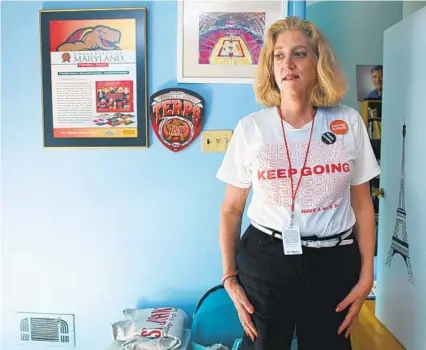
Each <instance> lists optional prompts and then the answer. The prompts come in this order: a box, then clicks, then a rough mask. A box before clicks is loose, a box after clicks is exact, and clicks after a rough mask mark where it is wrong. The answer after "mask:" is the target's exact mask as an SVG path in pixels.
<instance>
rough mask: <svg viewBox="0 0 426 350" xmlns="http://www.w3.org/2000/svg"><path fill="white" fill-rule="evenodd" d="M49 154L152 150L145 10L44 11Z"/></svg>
mask: <svg viewBox="0 0 426 350" xmlns="http://www.w3.org/2000/svg"><path fill="white" fill-rule="evenodd" d="M40 35H41V63H42V92H43V142H44V146H45V147H148V114H147V104H148V95H147V67H146V57H147V55H146V8H144V7H140V8H114V9H88V10H86V9H84V10H83V9H82V10H41V11H40Z"/></svg>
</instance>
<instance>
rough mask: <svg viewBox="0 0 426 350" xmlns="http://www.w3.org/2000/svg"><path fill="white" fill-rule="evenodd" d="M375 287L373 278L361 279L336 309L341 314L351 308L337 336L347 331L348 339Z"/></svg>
mask: <svg viewBox="0 0 426 350" xmlns="http://www.w3.org/2000/svg"><path fill="white" fill-rule="evenodd" d="M372 287H373V278H370V277H369V278H364V279H360V280H359V281H358V283H357V284H356V285H355V287H353V288H352V290H351V291H350V293H349V294H348V295H347V297H346V298H345V299H344V300H343V301H342V302H340V304H339V305H338V306H337V308H336V312H341V311H343V310H345V309H346V308H347V307H348V306H350V308H349V311H348V314H347V315H346V317H345V319H344V320H343V322H342V324H341V325H340V327H339V330H338V331H337V334H339V335H340V334H341V333H342V332H344V331H345V337H346V338H348V337H349V335H350V333H351V331H352V328H353V327H354V325H355V323H356V321H357V320H358V316H359V313H360V311H361V309H362V305H363V304H364V301H365V299H367V297H368V295H369V294H370V292H371V289H372Z"/></svg>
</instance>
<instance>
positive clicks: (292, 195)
mask: <svg viewBox="0 0 426 350" xmlns="http://www.w3.org/2000/svg"><path fill="white" fill-rule="evenodd" d="M280 121H281V128H282V130H283V137H284V143H285V149H286V151H287V161H288V175H289V176H290V186H291V221H290V227H293V221H294V202H295V200H296V195H297V191H298V190H299V185H300V182H301V181H302V176H303V171H302V169H304V168H305V167H306V163H307V161H308V154H309V149H310V148H311V139H312V130H313V129H314V122H315V117H314V119H312V125H311V131H310V133H309V141H308V147H307V149H306V155H305V160H304V162H303V166H302V168H301V171H300V176H299V181H298V182H297V185H296V189H295V190H294V191H293V171H292V166H291V158H290V151H289V149H288V143H287V136H286V134H285V128H284V123H283V120H282V118H281V117H280Z"/></svg>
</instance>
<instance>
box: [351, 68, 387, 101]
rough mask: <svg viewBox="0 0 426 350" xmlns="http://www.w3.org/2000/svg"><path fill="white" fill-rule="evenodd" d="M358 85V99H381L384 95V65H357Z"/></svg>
mask: <svg viewBox="0 0 426 350" xmlns="http://www.w3.org/2000/svg"><path fill="white" fill-rule="evenodd" d="M356 87H357V98H358V101H365V100H381V99H382V95H383V66H382V65H380V64H377V65H357V66H356Z"/></svg>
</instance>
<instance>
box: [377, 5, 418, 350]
mask: <svg viewBox="0 0 426 350" xmlns="http://www.w3.org/2000/svg"><path fill="white" fill-rule="evenodd" d="M383 91H384V93H383V104H382V107H383V110H382V123H383V126H382V142H381V167H382V173H381V175H380V185H381V187H382V188H383V189H384V196H383V197H381V198H380V211H379V225H378V231H379V233H378V234H379V237H378V265H377V298H376V316H377V317H378V319H379V320H380V321H381V322H382V323H383V324H384V325H385V326H386V327H387V328H388V329H389V330H390V332H392V333H393V335H394V336H395V337H396V338H397V339H398V340H399V341H400V342H401V343H402V344H403V345H404V347H405V348H406V349H408V350H424V349H426V108H425V106H426V8H423V9H422V10H419V11H418V12H416V13H414V14H413V15H412V16H410V17H408V18H406V19H405V20H403V21H401V22H399V23H398V24H396V25H394V26H392V27H391V28H389V29H387V30H386V31H385V33H384V50H383ZM404 124H405V125H406V134H405V138H403V128H404Z"/></svg>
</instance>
